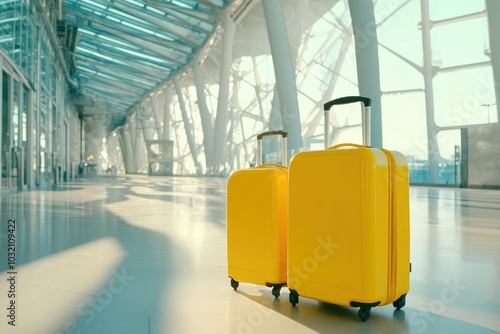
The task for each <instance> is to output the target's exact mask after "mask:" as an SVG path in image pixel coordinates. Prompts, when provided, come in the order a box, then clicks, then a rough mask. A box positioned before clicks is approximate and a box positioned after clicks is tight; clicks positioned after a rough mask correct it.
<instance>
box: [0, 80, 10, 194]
mask: <svg viewBox="0 0 500 334" xmlns="http://www.w3.org/2000/svg"><path fill="white" fill-rule="evenodd" d="M9 79H10V76H9V75H8V74H7V73H5V72H3V71H2V92H1V93H2V188H8V187H10V185H9V180H8V177H9V175H10V169H9V161H10V132H9V124H10V120H9V81H10V80H9Z"/></svg>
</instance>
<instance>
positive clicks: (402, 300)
mask: <svg viewBox="0 0 500 334" xmlns="http://www.w3.org/2000/svg"><path fill="white" fill-rule="evenodd" d="M392 305H393V306H394V307H395V308H396V310H399V309H402V308H403V307H404V306H405V305H406V294H404V295H402V296H401V297H399V298H398V299H397V300H396V301H395V302H394V303H392Z"/></svg>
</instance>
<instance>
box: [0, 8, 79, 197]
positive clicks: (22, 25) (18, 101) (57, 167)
mask: <svg viewBox="0 0 500 334" xmlns="http://www.w3.org/2000/svg"><path fill="white" fill-rule="evenodd" d="M55 4H56V2H53V1H43V3H42V2H41V6H43V5H45V6H46V8H50V9H49V10H48V11H45V12H44V13H43V14H41V12H40V8H38V7H37V6H38V4H37V2H36V1H31V0H8V1H2V2H0V68H1V69H2V72H1V73H2V78H1V79H2V85H1V90H0V93H1V101H2V104H1V107H2V108H1V110H2V119H1V120H2V124H1V129H2V134H1V148H2V152H1V156H2V179H1V188H2V191H11V190H14V189H19V188H21V189H22V188H27V187H35V186H43V185H50V184H54V183H57V182H59V181H61V180H62V177H63V176H64V175H66V174H67V172H68V171H69V170H70V169H71V166H72V165H74V166H76V165H78V163H79V162H80V146H79V145H73V147H75V148H76V150H71V151H70V148H69V145H66V143H67V138H74V140H75V141H77V142H79V138H80V131H79V128H77V127H67V126H64V124H71V123H75V122H76V123H77V122H78V118H79V117H78V113H77V112H76V110H75V107H73V106H72V105H71V104H70V101H71V99H70V98H69V84H68V82H66V80H64V79H63V78H64V74H65V73H64V72H63V66H62V65H61V64H60V63H59V59H58V57H57V52H58V51H57V50H58V49H59V48H60V46H59V45H58V42H57V39H55V38H54V37H51V36H53V34H54V33H53V32H51V31H50V30H52V31H56V22H57V20H56V18H57V10H58V9H57V8H58V6H55ZM42 15H45V19H44V17H42ZM47 23H48V24H49V25H50V27H49V26H47ZM69 131H75V132H74V133H68V132H69ZM65 173H66V174H65Z"/></svg>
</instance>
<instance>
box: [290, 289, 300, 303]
mask: <svg viewBox="0 0 500 334" xmlns="http://www.w3.org/2000/svg"><path fill="white" fill-rule="evenodd" d="M290 303H292V306H295V305H297V304H298V303H299V294H298V293H297V291H295V290H292V289H290Z"/></svg>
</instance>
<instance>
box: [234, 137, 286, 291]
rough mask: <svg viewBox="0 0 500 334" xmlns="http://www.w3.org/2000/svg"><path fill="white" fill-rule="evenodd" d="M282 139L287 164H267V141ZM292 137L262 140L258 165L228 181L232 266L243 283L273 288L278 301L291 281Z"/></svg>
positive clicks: (238, 173) (284, 158) (235, 275)
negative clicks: (289, 159)
mask: <svg viewBox="0 0 500 334" xmlns="http://www.w3.org/2000/svg"><path fill="white" fill-rule="evenodd" d="M271 135H280V136H282V166H280V165H277V164H262V139H263V138H264V137H266V136H271ZM286 144H287V133H286V132H283V131H269V132H264V133H261V134H259V135H258V136H257V166H256V167H255V168H248V169H241V170H238V171H236V172H234V173H232V174H231V176H230V177H229V179H228V182H227V267H228V276H229V277H230V278H231V286H232V287H233V288H234V290H236V289H237V288H238V285H239V282H246V283H254V284H259V285H266V286H268V287H272V288H273V289H272V294H273V295H274V296H275V297H276V298H278V297H279V295H280V290H281V287H282V286H284V285H286V277H287V262H286V260H287V256H286V254H287V253H286V252H287V227H288V168H287V167H286V165H287V154H286V153H287V145H286Z"/></svg>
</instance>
